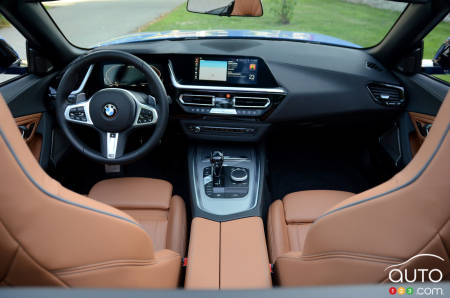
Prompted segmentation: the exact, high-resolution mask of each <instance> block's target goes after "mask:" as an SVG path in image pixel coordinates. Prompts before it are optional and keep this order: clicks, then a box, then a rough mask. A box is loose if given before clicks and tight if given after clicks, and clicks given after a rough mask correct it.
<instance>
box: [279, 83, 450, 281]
mask: <svg viewBox="0 0 450 298" xmlns="http://www.w3.org/2000/svg"><path fill="white" fill-rule="evenodd" d="M449 129H450V92H449V94H448V95H447V97H446V99H445V100H444V102H443V103H442V105H441V108H440V111H439V113H438V115H437V117H436V119H435V122H434V124H433V127H432V128H431V130H430V133H429V135H428V137H427V138H426V140H425V142H424V143H423V145H422V147H421V148H420V150H419V151H418V153H417V155H416V156H415V157H414V159H413V160H412V161H411V162H410V164H409V165H408V166H407V167H405V168H404V169H403V170H402V171H401V172H399V173H398V174H397V175H395V176H394V177H393V178H392V179H390V180H389V181H387V182H386V183H383V184H381V185H379V186H377V187H375V188H372V189H370V190H368V191H365V192H363V193H360V194H357V195H354V196H352V197H350V198H349V199H347V200H344V201H343V202H341V203H339V204H338V205H337V206H334V207H333V208H332V209H331V210H329V211H328V212H327V213H325V214H324V215H322V216H321V217H320V218H318V219H317V220H316V221H315V222H314V224H313V225H312V226H311V228H310V230H309V232H308V234H307V235H306V239H305V245H304V250H303V252H302V253H293V254H292V255H291V256H290V257H291V258H289V257H288V258H284V259H283V260H280V262H278V263H280V264H279V265H280V267H283V266H284V268H285V269H287V270H285V272H284V273H282V274H283V278H285V281H286V280H287V283H288V284H291V285H301V284H351V283H373V282H389V279H388V278H389V272H390V269H387V270H385V269H386V267H388V266H390V265H396V264H400V263H403V262H405V263H404V264H403V265H399V266H395V267H392V268H399V269H401V270H403V269H408V268H410V269H414V268H415V269H417V268H429V270H431V269H433V268H435V267H437V268H439V269H440V270H441V271H442V272H443V279H448V278H449V275H450V274H449V273H450V263H449V255H450V137H449ZM418 254H434V255H437V256H439V257H441V258H442V259H444V261H442V260H440V259H438V258H436V257H432V256H420V257H416V258H414V259H413V260H410V261H408V260H409V259H410V258H413V257H415V256H416V255H418ZM280 270H281V268H280ZM289 272H290V273H291V274H290V273H289ZM300 272H304V273H305V274H303V273H300ZM410 273H411V274H412V271H411V270H410ZM289 275H291V277H289ZM294 275H296V276H294ZM408 278H409V280H412V275H411V276H409V277H408ZM417 278H418V279H419V276H417ZM300 279H302V280H300Z"/></svg>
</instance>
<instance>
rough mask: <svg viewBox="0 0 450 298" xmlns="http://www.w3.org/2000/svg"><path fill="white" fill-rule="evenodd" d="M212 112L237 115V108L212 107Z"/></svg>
mask: <svg viewBox="0 0 450 298" xmlns="http://www.w3.org/2000/svg"><path fill="white" fill-rule="evenodd" d="M209 113H210V114H221V115H237V112H236V110H235V109H221V108H212V109H211V110H210V111H209Z"/></svg>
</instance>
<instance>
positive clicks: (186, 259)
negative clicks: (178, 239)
mask: <svg viewBox="0 0 450 298" xmlns="http://www.w3.org/2000/svg"><path fill="white" fill-rule="evenodd" d="M187 264H188V258H183V259H182V260H181V267H183V268H186V267H187Z"/></svg>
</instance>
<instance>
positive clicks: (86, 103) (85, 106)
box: [64, 98, 94, 126]
mask: <svg viewBox="0 0 450 298" xmlns="http://www.w3.org/2000/svg"><path fill="white" fill-rule="evenodd" d="M90 103H91V98H90V99H89V100H87V101H84V102H82V103H76V104H73V105H68V106H67V107H66V109H65V110H64V118H65V119H66V121H69V122H72V123H77V124H82V125H88V126H92V125H93V124H94V123H92V119H91V115H90V113H89V105H90ZM79 107H83V109H84V114H85V115H86V121H81V120H75V119H71V118H70V116H69V114H70V110H71V109H73V108H79Z"/></svg>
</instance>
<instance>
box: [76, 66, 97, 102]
mask: <svg viewBox="0 0 450 298" xmlns="http://www.w3.org/2000/svg"><path fill="white" fill-rule="evenodd" d="M93 69H94V64H91V65H90V66H89V68H88V70H87V72H86V74H85V75H84V78H83V81H81V84H80V87H78V89H76V90H74V91H72V92H70V95H76V94H77V93H81V92H82V91H83V90H84V87H85V86H86V83H87V81H88V80H89V77H90V76H91V73H92V70H93Z"/></svg>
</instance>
